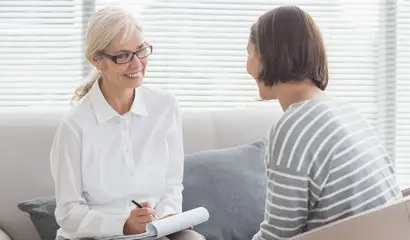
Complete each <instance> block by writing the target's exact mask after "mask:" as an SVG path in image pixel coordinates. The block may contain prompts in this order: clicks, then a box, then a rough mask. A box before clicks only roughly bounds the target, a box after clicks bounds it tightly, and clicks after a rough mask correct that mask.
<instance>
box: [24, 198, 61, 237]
mask: <svg viewBox="0 0 410 240" xmlns="http://www.w3.org/2000/svg"><path fill="white" fill-rule="evenodd" d="M18 208H19V209H20V210H21V211H23V212H26V213H28V214H29V215H30V219H31V222H32V223H33V225H34V227H35V228H36V230H37V232H38V234H39V235H40V237H41V239H42V240H55V238H56V234H57V230H58V228H59V226H58V224H57V222H56V220H55V216H54V210H55V208H56V201H55V197H45V198H39V199H33V200H29V201H25V202H22V203H20V204H18Z"/></svg>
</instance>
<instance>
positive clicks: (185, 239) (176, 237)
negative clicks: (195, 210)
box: [56, 230, 205, 240]
mask: <svg viewBox="0 0 410 240" xmlns="http://www.w3.org/2000/svg"><path fill="white" fill-rule="evenodd" d="M56 240H66V239H65V238H63V237H56ZM159 240H205V238H204V237H203V236H202V235H201V234H199V233H197V232H195V231H192V230H184V231H181V232H177V233H174V234H171V235H169V236H167V237H163V238H160V239H159Z"/></svg>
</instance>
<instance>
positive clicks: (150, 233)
mask: <svg viewBox="0 0 410 240" xmlns="http://www.w3.org/2000/svg"><path fill="white" fill-rule="evenodd" d="M208 219H209V212H208V210H206V208H204V207H199V208H195V209H192V210H189V211H186V212H183V213H180V214H178V215H175V216H172V217H167V218H164V219H161V220H156V221H154V222H152V223H150V224H148V225H147V232H145V233H141V234H134V235H121V236H112V237H104V238H98V239H99V240H109V239H110V240H111V239H113V240H131V239H157V238H161V237H165V236H167V235H169V234H172V233H176V232H179V231H182V230H185V229H188V228H190V227H193V226H196V225H198V224H201V223H203V222H206V221H208Z"/></svg>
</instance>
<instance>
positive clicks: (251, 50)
mask: <svg viewBox="0 0 410 240" xmlns="http://www.w3.org/2000/svg"><path fill="white" fill-rule="evenodd" d="M247 51H248V61H247V64H246V71H247V72H248V73H249V75H251V76H252V78H253V79H255V81H256V84H257V85H258V89H259V96H260V98H261V99H262V100H271V99H276V97H275V95H274V94H273V90H274V89H273V87H267V86H266V85H265V84H264V83H263V82H262V81H259V79H258V78H259V74H260V72H261V71H262V64H261V60H260V57H259V53H258V50H257V49H256V46H255V44H252V43H251V42H248V46H247Z"/></svg>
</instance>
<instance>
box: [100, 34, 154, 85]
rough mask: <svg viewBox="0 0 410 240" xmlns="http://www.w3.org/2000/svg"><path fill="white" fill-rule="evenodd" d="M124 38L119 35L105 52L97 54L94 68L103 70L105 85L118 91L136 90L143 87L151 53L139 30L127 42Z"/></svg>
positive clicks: (102, 75)
mask: <svg viewBox="0 0 410 240" xmlns="http://www.w3.org/2000/svg"><path fill="white" fill-rule="evenodd" d="M123 36H124V35H123V34H122V33H120V34H118V35H117V36H116V37H115V38H114V39H113V41H112V42H111V43H110V44H109V45H108V46H107V47H106V48H105V50H104V51H101V52H100V54H98V53H97V54H96V55H95V56H94V57H93V59H92V63H93V64H94V66H95V67H96V68H97V69H99V70H101V77H102V79H103V81H104V84H106V85H107V86H109V87H110V88H112V87H114V88H116V89H118V90H125V89H134V88H138V87H140V86H141V85H142V82H143V78H144V75H145V72H146V68H147V64H148V55H149V54H150V53H151V52H150V48H149V46H148V45H147V44H146V43H145V42H144V38H143V35H142V33H141V31H140V30H139V29H138V28H135V30H134V31H133V33H132V34H131V36H130V37H129V38H128V39H127V41H125V42H124V41H123ZM134 53H135V54H134ZM147 54H148V55H147ZM131 59H132V60H131ZM128 61H129V62H128Z"/></svg>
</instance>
